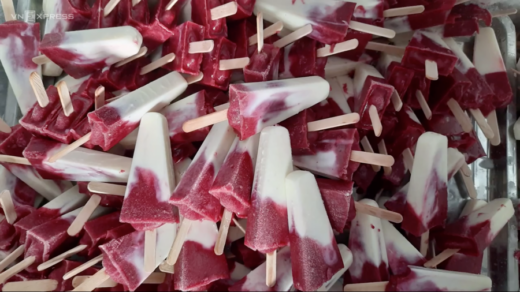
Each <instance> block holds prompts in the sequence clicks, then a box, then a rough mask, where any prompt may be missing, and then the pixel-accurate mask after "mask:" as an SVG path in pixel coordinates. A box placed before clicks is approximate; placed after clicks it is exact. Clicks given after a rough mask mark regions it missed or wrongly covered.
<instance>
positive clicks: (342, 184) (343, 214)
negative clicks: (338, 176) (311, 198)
mask: <svg viewBox="0 0 520 292" xmlns="http://www.w3.org/2000/svg"><path fill="white" fill-rule="evenodd" d="M316 182H317V183H318V188H319V189H320V193H321V198H322V199H323V204H324V205H325V210H326V211H327V215H328V217H329V221H330V225H331V226H332V229H333V230H334V231H336V232H338V233H343V230H345V228H346V227H347V224H350V222H351V221H352V220H354V217H356V208H355V207H354V198H353V197H352V188H353V186H354V183H353V182H350V181H338V180H331V179H323V178H317V179H316Z"/></svg>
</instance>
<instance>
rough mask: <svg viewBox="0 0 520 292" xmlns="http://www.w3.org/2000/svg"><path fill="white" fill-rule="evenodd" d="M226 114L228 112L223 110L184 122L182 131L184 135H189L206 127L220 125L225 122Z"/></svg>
mask: <svg viewBox="0 0 520 292" xmlns="http://www.w3.org/2000/svg"><path fill="white" fill-rule="evenodd" d="M227 112H228V110H227V109H225V110H221V111H219V112H214V113H211V114H208V115H205V116H202V117H198V118H196V119H193V120H189V121H186V122H184V124H182V130H184V132H186V133H189V132H193V131H195V130H198V129H202V128H204V127H207V126H211V125H214V124H216V123H220V122H222V121H227Z"/></svg>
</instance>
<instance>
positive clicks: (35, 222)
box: [14, 186, 88, 243]
mask: <svg viewBox="0 0 520 292" xmlns="http://www.w3.org/2000/svg"><path fill="white" fill-rule="evenodd" d="M87 201H88V197H87V196H85V195H83V194H81V193H80V192H79V191H78V187H77V186H75V187H72V188H71V189H69V190H67V191H66V192H64V193H63V194H61V195H59V196H57V197H56V198H55V199H53V200H51V201H50V202H48V203H47V204H45V205H44V206H42V207H40V208H39V209H37V210H36V211H35V212H33V213H31V214H29V215H28V216H27V217H24V218H23V219H21V220H20V221H18V222H16V224H15V225H14V226H15V228H16V230H17V232H18V233H20V243H24V242H25V234H26V233H27V231H29V230H31V229H32V228H35V227H38V226H40V225H42V224H44V223H46V222H48V221H50V220H52V219H54V218H56V217H58V216H60V215H63V214H66V213H68V212H70V211H73V210H75V209H77V208H79V207H81V206H83V205H85V203H86V202H87Z"/></svg>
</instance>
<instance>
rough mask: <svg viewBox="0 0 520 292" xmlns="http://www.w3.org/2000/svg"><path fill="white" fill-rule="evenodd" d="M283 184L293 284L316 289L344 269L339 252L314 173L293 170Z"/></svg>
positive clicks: (307, 289) (302, 287) (299, 287)
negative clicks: (285, 197)
mask: <svg viewBox="0 0 520 292" xmlns="http://www.w3.org/2000/svg"><path fill="white" fill-rule="evenodd" d="M285 187H286V196H287V216H288V218H289V241H290V246H291V260H292V264H293V269H292V273H293V281H294V287H295V288H296V289H298V290H301V291H312V290H316V289H318V288H319V287H321V286H322V285H323V284H324V283H326V282H327V281H329V280H330V279H331V277H332V275H333V274H335V273H336V272H338V271H339V270H341V269H342V268H343V261H342V259H341V254H340V252H339V249H338V246H337V244H336V240H335V239H334V233H333V232H332V228H331V226H330V222H329V220H328V217H327V211H326V210H325V206H324V205H323V200H322V199H321V195H320V190H319V188H318V184H317V183H316V179H315V178H314V176H313V175H312V174H311V173H310V172H307V171H294V172H292V173H290V174H289V175H288V176H287V178H286V182H285ZM310 213H312V214H313V216H312V217H311V216H308V215H309V214H310Z"/></svg>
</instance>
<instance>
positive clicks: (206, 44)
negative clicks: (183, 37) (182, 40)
mask: <svg viewBox="0 0 520 292" xmlns="http://www.w3.org/2000/svg"><path fill="white" fill-rule="evenodd" d="M214 47H215V42H214V41H213V40H205V41H199V42H191V43H190V48H189V49H188V53H190V54H198V53H209V52H211V51H213V48H214Z"/></svg>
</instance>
